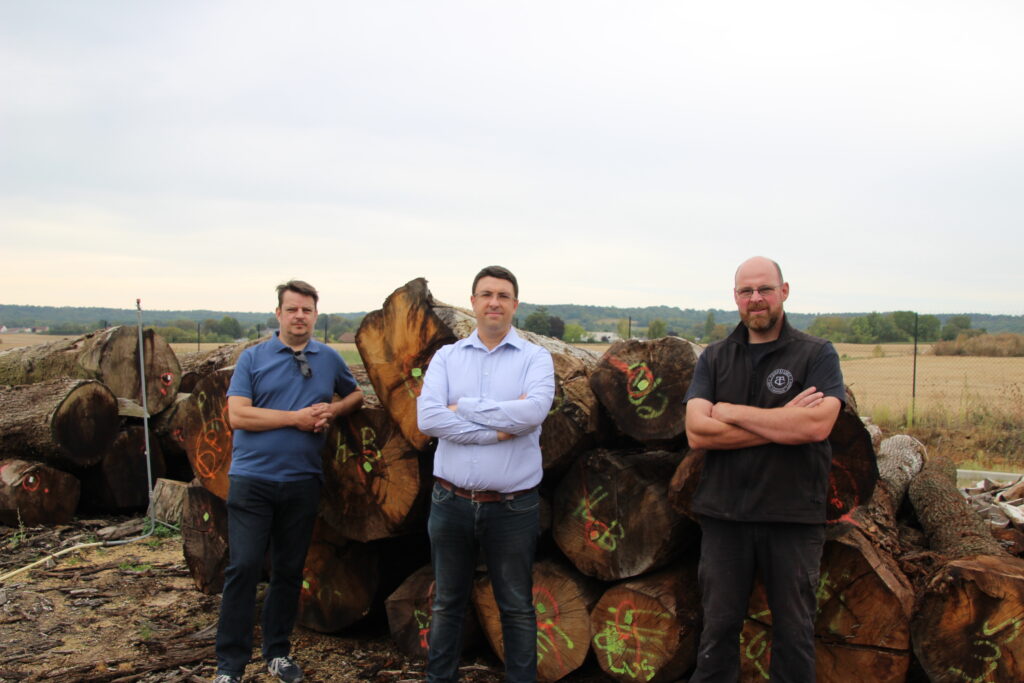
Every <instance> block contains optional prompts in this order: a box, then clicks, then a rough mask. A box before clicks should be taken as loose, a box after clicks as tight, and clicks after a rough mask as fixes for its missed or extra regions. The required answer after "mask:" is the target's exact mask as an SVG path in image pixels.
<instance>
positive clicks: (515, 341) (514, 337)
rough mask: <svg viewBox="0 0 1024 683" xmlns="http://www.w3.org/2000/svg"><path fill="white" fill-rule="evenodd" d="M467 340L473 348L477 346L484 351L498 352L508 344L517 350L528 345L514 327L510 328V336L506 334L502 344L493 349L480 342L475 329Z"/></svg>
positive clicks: (499, 343)
mask: <svg viewBox="0 0 1024 683" xmlns="http://www.w3.org/2000/svg"><path fill="white" fill-rule="evenodd" d="M466 339H468V340H469V344H470V345H471V346H475V347H476V348H478V349H483V350H484V351H496V350H497V349H500V348H501V347H502V346H505V345H506V344H507V345H508V346H511V347H513V348H516V349H522V348H523V345H524V344H526V342H525V341H524V340H523V338H522V337H520V336H519V334H518V333H517V332H516V328H514V327H510V328H509V329H508V334H506V335H505V337H504V338H503V339H502V340H501V341H500V342H498V344H497V346H495V347H494V348H493V349H488V348H487V346H486V345H485V344H484V343H483V342H482V341H480V334H479V333H478V331H477V330H476V329H474V330H473V331H472V332H471V333H470V335H469V336H468V337H466Z"/></svg>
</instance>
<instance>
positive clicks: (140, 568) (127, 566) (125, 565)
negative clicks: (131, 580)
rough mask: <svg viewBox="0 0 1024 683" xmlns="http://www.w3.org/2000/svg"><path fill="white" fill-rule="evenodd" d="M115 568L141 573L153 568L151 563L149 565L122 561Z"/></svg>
mask: <svg viewBox="0 0 1024 683" xmlns="http://www.w3.org/2000/svg"><path fill="white" fill-rule="evenodd" d="M117 568H118V569H121V570H123V571H126V572H140V573H141V572H148V571H149V570H150V569H152V568H153V565H151V564H132V563H131V562H122V563H121V564H119V565H117Z"/></svg>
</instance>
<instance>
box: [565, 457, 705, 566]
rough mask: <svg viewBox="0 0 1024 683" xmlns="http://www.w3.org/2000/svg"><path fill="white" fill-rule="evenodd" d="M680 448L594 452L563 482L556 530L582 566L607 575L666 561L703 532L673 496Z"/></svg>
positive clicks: (665, 562)
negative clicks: (679, 509) (680, 510)
mask: <svg viewBox="0 0 1024 683" xmlns="http://www.w3.org/2000/svg"><path fill="white" fill-rule="evenodd" d="M680 457H681V456H680V455H679V454H677V453H668V452H665V451H643V452H634V453H616V452H612V451H606V450H597V451H593V452H591V453H590V454H588V455H585V456H582V457H580V458H579V459H578V460H577V461H576V463H575V464H574V465H573V467H572V468H570V470H569V471H568V473H567V474H566V475H565V477H563V478H562V481H561V482H560V483H559V485H558V490H557V492H556V494H555V509H554V517H553V521H552V531H553V534H554V538H555V542H556V543H557V544H558V547H559V548H560V549H561V550H562V552H563V553H565V555H566V556H567V557H568V558H569V559H570V560H571V561H572V563H573V564H574V565H576V568H577V569H579V570H580V571H581V572H583V573H584V574H587V575H588V576H594V577H597V578H600V579H603V580H605V581H614V580H617V579H624V578H629V577H632V576H637V575H639V574H643V573H646V572H649V571H653V570H655V569H658V568H659V567H663V566H665V565H666V564H667V563H668V562H669V561H671V560H672V559H673V558H674V557H675V556H676V555H677V554H678V553H679V552H680V551H681V550H682V549H683V548H684V547H685V546H686V545H688V544H689V543H690V542H691V541H693V540H694V539H695V538H696V537H697V529H696V526H695V525H694V524H693V523H692V522H691V521H690V520H687V519H686V518H685V517H683V516H682V515H680V514H679V513H677V512H675V511H674V510H673V509H672V507H671V505H670V504H669V501H668V496H667V493H668V481H669V478H670V477H671V473H672V471H673V470H674V469H675V467H676V465H677V464H678V462H679V459H680Z"/></svg>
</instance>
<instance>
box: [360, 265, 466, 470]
mask: <svg viewBox="0 0 1024 683" xmlns="http://www.w3.org/2000/svg"><path fill="white" fill-rule="evenodd" d="M433 305H434V298H433V297H432V296H431V294H430V290H429V289H427V281H426V280H424V279H423V278H416V279H415V280H411V281H410V282H408V283H406V284H405V285H403V286H402V287H399V288H398V289H396V290H395V291H394V292H392V293H391V295H390V296H388V298H387V299H385V301H384V306H383V307H382V308H381V309H379V310H376V311H372V312H370V313H368V314H367V315H366V316H365V317H364V318H363V322H362V323H361V324H360V325H359V330H358V331H357V332H356V347H357V348H358V349H359V355H360V356H362V358H363V364H364V365H365V367H366V371H367V373H368V374H369V375H370V380H371V382H373V387H374V389H375V391H376V394H377V397H378V398H379V399H380V401H381V403H382V404H383V405H384V407H385V408H386V409H387V410H388V412H389V413H390V414H391V418H392V419H393V420H394V421H395V422H396V423H398V426H399V429H401V431H402V434H403V436H405V439H406V441H408V442H409V443H410V444H412V446H413V447H414V448H415V449H417V450H423V449H424V448H426V446H427V444H428V443H429V441H430V437H429V436H427V435H426V434H424V433H423V432H421V431H420V430H419V428H418V427H417V425H416V397H417V396H419V394H420V388H421V386H422V384H423V374H424V373H425V372H426V371H427V365H428V364H429V363H430V358H431V356H433V355H434V352H435V351H437V350H438V349H439V348H441V347H442V346H444V345H446V344H451V343H452V342H454V341H456V337H455V335H454V334H452V331H451V330H450V329H448V326H447V325H445V324H444V323H443V322H442V321H441V319H440V318H438V317H437V315H436V314H435V313H434V311H433Z"/></svg>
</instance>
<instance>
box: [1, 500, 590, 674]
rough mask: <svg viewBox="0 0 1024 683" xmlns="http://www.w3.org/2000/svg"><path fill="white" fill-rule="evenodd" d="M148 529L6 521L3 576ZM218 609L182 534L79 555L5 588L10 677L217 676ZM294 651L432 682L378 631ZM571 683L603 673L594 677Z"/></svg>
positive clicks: (312, 642) (479, 658)
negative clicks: (200, 583)
mask: <svg viewBox="0 0 1024 683" xmlns="http://www.w3.org/2000/svg"><path fill="white" fill-rule="evenodd" d="M141 524H142V519H138V518H137V519H134V520H126V519H125V518H116V519H115V518H106V519H96V520H76V521H75V522H74V523H72V524H70V525H64V526H59V527H32V528H22V529H17V528H11V527H6V526H2V525H0V575H3V574H7V573H8V572H11V571H14V570H16V569H19V568H21V567H24V566H27V565H29V564H31V563H32V562H34V561H36V560H38V559H40V558H42V557H45V556H47V555H51V554H53V553H55V552H58V551H60V550H63V549H65V548H71V547H74V546H77V545H79V544H84V543H90V542H95V541H96V538H97V534H104V533H106V532H105V531H103V530H104V529H110V527H111V525H119V526H120V527H121V532H122V533H124V532H129V533H130V534H131V536H130V537H135V536H137V535H139V533H140V532H141ZM219 605H220V597H219V596H216V595H214V596H210V595H204V594H203V593H200V592H199V591H197V590H196V589H195V585H194V584H193V582H192V579H191V577H190V576H189V573H188V569H187V567H186V565H185V561H184V556H183V554H182V547H181V537H180V536H174V537H170V538H154V537H150V538H148V539H146V540H142V541H135V542H132V543H128V544H125V545H116V546H114V545H112V546H107V547H89V548H84V549H80V550H75V551H73V552H69V553H67V554H64V555H61V556H60V557H58V558H56V559H55V560H51V561H50V562H48V563H46V564H45V565H42V566H40V567H37V568H35V569H32V570H29V571H27V572H23V573H21V574H18V575H17V576H14V577H12V578H9V579H7V580H6V581H4V582H3V583H2V584H0V681H56V682H66V683H70V682H72V681H149V682H155V681H208V680H211V679H212V678H213V676H214V673H215V666H214V663H215V659H214V654H213V640H214V630H215V628H216V623H217V612H218V609H219ZM353 628H356V627H353ZM257 638H258V636H257ZM257 642H258V641H257ZM293 651H294V654H295V655H296V658H297V659H298V660H299V661H300V662H301V664H302V665H303V667H304V668H305V670H306V674H307V680H309V681H374V682H376V683H397V682H398V681H421V680H423V679H424V674H423V662H421V661H417V660H412V659H409V658H408V657H406V656H404V655H402V654H401V653H399V652H398V650H397V649H396V648H395V647H394V645H393V644H392V642H391V640H390V638H389V636H388V635H387V633H386V630H384V629H382V628H381V627H379V626H376V627H371V628H365V627H364V629H363V630H362V631H361V632H360V631H353V632H351V633H343V634H341V635H323V634H318V633H315V632H313V631H309V630H306V629H303V628H301V627H298V628H296V632H295V636H294V638H293ZM255 655H256V658H255V659H254V660H253V661H252V662H250V665H249V668H248V670H247V672H246V673H247V675H246V677H245V680H246V681H258V682H263V681H276V680H277V679H276V678H273V677H271V676H269V675H267V674H266V673H265V670H264V669H262V665H261V662H260V661H259V651H258V648H257V649H256V650H255ZM464 664H465V667H464V668H463V670H462V679H463V680H466V681H470V682H477V683H482V682H485V681H498V680H501V679H502V676H501V668H500V667H501V664H500V662H499V661H498V660H497V659H496V658H494V656H493V655H490V654H489V653H475V654H472V653H471V654H470V655H469V656H467V658H466V659H465V660H464ZM572 680H575V681H577V682H579V681H587V680H593V681H596V680H602V677H601V676H592V675H587V674H585V673H584V674H582V675H579V676H576V675H574V676H573V678H572Z"/></svg>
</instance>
